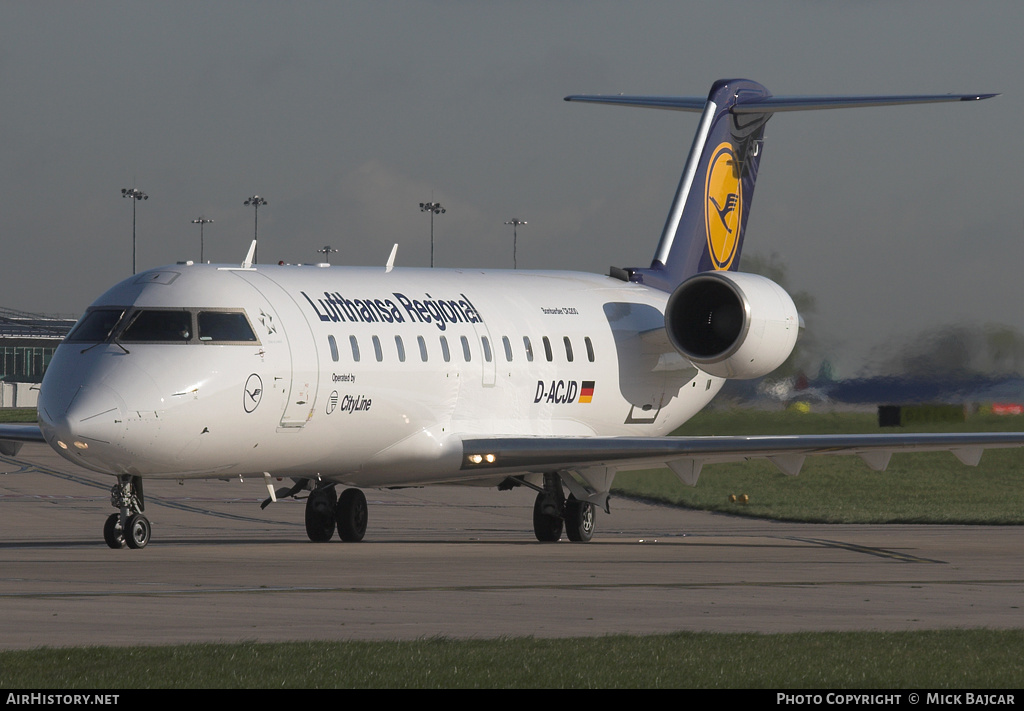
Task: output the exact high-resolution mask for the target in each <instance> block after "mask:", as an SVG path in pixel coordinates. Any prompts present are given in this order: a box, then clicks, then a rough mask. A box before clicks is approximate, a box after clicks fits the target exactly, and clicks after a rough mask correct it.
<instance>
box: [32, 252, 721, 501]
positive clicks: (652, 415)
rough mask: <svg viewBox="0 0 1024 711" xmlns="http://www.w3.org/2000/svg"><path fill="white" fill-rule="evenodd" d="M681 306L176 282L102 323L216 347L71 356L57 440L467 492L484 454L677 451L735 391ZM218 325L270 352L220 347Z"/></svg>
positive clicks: (137, 292)
mask: <svg viewBox="0 0 1024 711" xmlns="http://www.w3.org/2000/svg"><path fill="white" fill-rule="evenodd" d="M667 299H668V294H666V293H664V292H660V291H657V290H654V289H649V288H646V287H644V286H640V285H637V284H632V283H627V282H623V281H619V280H616V279H613V278H610V277H603V276H596V275H588V274H580V273H572V272H527V271H479V270H441V269H437V270H431V269H394V270H391V271H385V270H384V269H381V268H351V267H329V266H262V265H260V266H257V267H254V268H252V269H241V268H228V267H217V266H211V265H195V264H182V265H175V266H168V267H164V268H160V269H154V270H150V271H148V272H144V273H142V274H139V275H138V276H136V277H134V278H132V279H129V280H126V281H124V282H122V283H120V284H118V285H117V286H115V287H113V288H112V289H110V290H109V291H108V292H106V293H105V294H104V295H103V296H101V297H100V298H99V299H98V300H97V301H96V303H95V304H94V305H93V308H100V307H117V308H118V309H120V308H122V307H124V308H125V309H126V312H125V314H124V317H123V320H122V325H123V324H124V323H129V322H130V321H131V320H132V318H133V317H134V315H135V314H136V313H137V312H138V311H140V310H141V311H152V312H160V313H163V312H165V311H175V312H180V311H181V310H187V311H188V312H189V314H190V316H186V317H185V318H186V320H187V319H188V318H191V319H192V324H193V330H194V331H198V332H193V333H187V334H182V337H181V340H178V341H174V342H167V341H165V340H163V338H162V337H161V336H155V337H150V338H146V337H143V338H138V337H135V338H134V339H128V338H119V337H118V336H117V334H118V333H119V331H118V329H115V330H114V331H113V334H114V339H113V340H110V339H107V340H106V341H105V342H99V341H94V342H81V341H77V342H76V341H73V339H72V340H70V341H69V342H65V343H64V344H62V345H61V347H60V348H59V349H58V351H57V353H56V355H55V356H54V359H53V361H52V363H51V365H50V367H49V370H48V371H47V375H46V378H45V380H44V383H43V386H42V390H41V393H40V399H39V417H40V424H41V426H42V429H43V433H44V436H45V437H46V439H47V441H49V442H50V444H51V445H52V446H54V448H55V449H56V450H57V451H58V452H60V453H61V454H62V455H64V456H65V457H67V458H68V459H70V460H71V461H74V462H77V463H79V464H81V465H83V466H86V467H89V468H91V469H94V470H97V471H102V472H106V473H111V474H117V475H124V474H132V475H142V476H147V477H162V478H174V479H185V478H199V477H228V476H238V475H248V474H258V473H262V472H269V473H271V474H273V475H275V476H288V475H302V476H307V477H308V476H311V475H319V476H321V477H322V478H324V479H329V480H337V481H341V482H344V483H346V484H350V485H355V486H393V485H407V484H421V483H429V482H438V481H456V480H460V479H462V478H465V477H466V476H467V474H465V473H460V464H461V461H460V460H461V455H462V450H461V440H462V439H463V438H465V437H468V436H484V435H486V436H496V435H497V436H519V437H522V436H533V435H536V436H591V435H612V436H615V435H645V436H646V435H664V434H667V433H669V432H671V431H672V430H673V429H675V428H676V427H678V426H679V425H680V424H681V423H682V422H684V421H685V420H687V419H688V418H689V417H691V416H692V415H693V414H694V413H696V412H698V411H699V410H700V409H701V408H702V407H704V406H705V405H706V404H707V403H708V402H709V401H710V400H711V399H712V397H714V395H715V394H716V393H717V392H718V390H719V389H720V388H721V385H722V383H723V382H724V381H723V380H722V379H720V378H714V377H711V376H709V375H706V374H704V373H701V372H699V371H697V370H696V369H695V368H693V367H692V366H691V364H690V363H689V362H687V361H685V360H684V359H682V358H681V357H680V356H679V355H678V354H677V353H676V352H675V350H674V349H673V348H672V347H671V346H670V345H669V344H668V341H667V340H666V339H665V338H664V335H663V334H664V324H665V321H664V310H665V304H666V301H667ZM207 311H211V312H222V311H228V312H232V313H238V312H243V313H244V314H245V317H246V319H247V320H248V323H249V324H250V325H251V329H252V332H253V334H254V337H255V338H254V339H253V340H248V341H246V340H239V341H231V340H224V338H219V339H218V338H216V337H215V338H210V337H208V336H206V335H204V332H203V325H202V321H201V320H199V319H200V318H201V317H202V315H203V314H204V313H205V312H207ZM158 315H159V314H158ZM179 315H180V314H179ZM197 322H198V323H199V324H200V325H199V328H198V329H195V328H194V324H195V323H197ZM446 352H447V357H446V355H445V353H446Z"/></svg>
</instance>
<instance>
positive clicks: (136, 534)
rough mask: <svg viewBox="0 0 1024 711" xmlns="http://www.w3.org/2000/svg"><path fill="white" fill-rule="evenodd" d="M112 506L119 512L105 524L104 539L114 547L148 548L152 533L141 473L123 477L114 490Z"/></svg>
mask: <svg viewBox="0 0 1024 711" xmlns="http://www.w3.org/2000/svg"><path fill="white" fill-rule="evenodd" d="M110 505H111V506H113V507H114V508H115V509H119V513H113V514H110V515H109V516H108V517H107V520H106V522H104V524H103V541H104V542H105V543H106V544H107V545H108V546H109V547H111V548H115V549H117V548H124V547H125V546H126V545H127V546H128V547H129V548H133V549H139V548H145V547H146V544H147V543H149V538H150V535H151V534H152V526H151V525H150V523H149V519H148V518H146V517H145V516H144V515H143V513H142V512H143V511H145V509H146V503H145V498H144V497H143V494H142V479H141V477H137V476H119V477H118V478H117V483H116V484H114V486H113V488H111V490H110Z"/></svg>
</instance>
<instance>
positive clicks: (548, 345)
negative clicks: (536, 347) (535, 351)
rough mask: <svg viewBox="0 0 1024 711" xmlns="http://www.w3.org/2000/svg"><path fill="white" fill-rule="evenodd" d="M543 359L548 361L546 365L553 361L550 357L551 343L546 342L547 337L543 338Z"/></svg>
mask: <svg viewBox="0 0 1024 711" xmlns="http://www.w3.org/2000/svg"><path fill="white" fill-rule="evenodd" d="M544 357H545V358H547V359H548V363H550V362H551V361H552V360H554V358H553V357H552V356H551V341H549V340H548V337H547V336H544Z"/></svg>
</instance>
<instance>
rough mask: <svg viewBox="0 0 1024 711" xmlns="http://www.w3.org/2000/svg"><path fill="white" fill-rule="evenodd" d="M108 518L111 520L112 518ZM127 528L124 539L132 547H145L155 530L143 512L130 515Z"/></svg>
mask: <svg viewBox="0 0 1024 711" xmlns="http://www.w3.org/2000/svg"><path fill="white" fill-rule="evenodd" d="M115 515H116V514H115ZM107 520H108V521H109V520H110V519H107ZM125 529H126V531H125V532H126V533H127V535H126V536H125V537H124V541H125V543H127V544H128V547H129V548H132V549H139V548H145V547H146V544H147V543H149V536H150V534H151V533H152V532H153V529H152V527H151V526H150V525H149V519H148V518H146V517H145V516H143V515H142V514H132V515H131V516H129V517H128V523H127V524H126V526H125Z"/></svg>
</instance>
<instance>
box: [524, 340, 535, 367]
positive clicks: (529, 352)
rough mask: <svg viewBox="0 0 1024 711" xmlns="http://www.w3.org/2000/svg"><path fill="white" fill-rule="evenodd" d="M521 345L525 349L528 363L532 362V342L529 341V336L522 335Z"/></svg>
mask: <svg viewBox="0 0 1024 711" xmlns="http://www.w3.org/2000/svg"><path fill="white" fill-rule="evenodd" d="M523 347H524V348H525V349H526V360H527V362H529V363H532V362H533V344H532V343H530V337H529V336H523Z"/></svg>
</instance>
